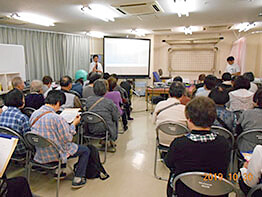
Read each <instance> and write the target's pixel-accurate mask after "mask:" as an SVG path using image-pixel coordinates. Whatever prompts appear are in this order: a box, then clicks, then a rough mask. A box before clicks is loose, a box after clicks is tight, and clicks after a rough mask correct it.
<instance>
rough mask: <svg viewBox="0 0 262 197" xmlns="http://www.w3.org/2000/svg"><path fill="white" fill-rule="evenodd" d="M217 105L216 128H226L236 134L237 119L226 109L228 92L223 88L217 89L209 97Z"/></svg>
mask: <svg viewBox="0 0 262 197" xmlns="http://www.w3.org/2000/svg"><path fill="white" fill-rule="evenodd" d="M208 97H209V98H211V99H212V100H213V101H214V102H215V103H216V111H217V118H216V120H215V122H214V125H215V126H220V127H224V128H225V129H227V130H229V131H231V132H232V133H234V132H235V128H236V124H237V117H236V115H235V114H234V113H233V112H232V111H229V110H227V109H226V107H225V104H226V103H227V102H228V101H229V95H228V92H227V90H224V89H222V88H221V87H216V88H214V89H213V90H211V92H210V93H209V95H208Z"/></svg>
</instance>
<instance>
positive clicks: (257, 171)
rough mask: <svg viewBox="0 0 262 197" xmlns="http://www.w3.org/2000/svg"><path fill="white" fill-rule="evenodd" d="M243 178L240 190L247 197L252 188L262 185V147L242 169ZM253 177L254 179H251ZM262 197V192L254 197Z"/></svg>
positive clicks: (259, 147)
mask: <svg viewBox="0 0 262 197" xmlns="http://www.w3.org/2000/svg"><path fill="white" fill-rule="evenodd" d="M240 172H241V177H240V179H239V186H240V189H241V190H242V191H243V192H244V193H245V195H247V193H248V192H249V191H250V190H251V188H252V187H255V186H256V185H257V184H260V183H261V173H262V146H261V145H257V146H256V147H255V149H254V151H253V154H252V156H251V158H250V160H249V161H246V162H245V163H244V165H243V167H242V168H241V169H240ZM250 177H252V178H250ZM260 196H262V191H261V190H260V191H257V192H255V193H254V194H253V195H252V197H260Z"/></svg>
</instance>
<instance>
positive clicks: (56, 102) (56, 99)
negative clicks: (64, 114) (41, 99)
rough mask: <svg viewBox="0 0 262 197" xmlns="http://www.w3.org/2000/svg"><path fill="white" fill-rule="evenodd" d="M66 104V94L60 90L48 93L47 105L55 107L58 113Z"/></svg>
mask: <svg viewBox="0 0 262 197" xmlns="http://www.w3.org/2000/svg"><path fill="white" fill-rule="evenodd" d="M65 102H66V96H65V93H64V92H62V91H60V90H51V91H49V92H48V94H47V97H46V99H45V104H48V105H52V106H55V108H56V109H55V110H56V111H58V110H59V109H60V106H61V105H64V104H65Z"/></svg>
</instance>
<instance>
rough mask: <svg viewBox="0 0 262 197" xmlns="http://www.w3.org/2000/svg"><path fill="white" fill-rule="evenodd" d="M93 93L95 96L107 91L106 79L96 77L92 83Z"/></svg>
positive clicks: (102, 94)
mask: <svg viewBox="0 0 262 197" xmlns="http://www.w3.org/2000/svg"><path fill="white" fill-rule="evenodd" d="M93 90H94V93H95V95H96V96H104V95H105V94H106V92H107V88H106V80H104V79H98V80H96V81H95V83H94V89H93Z"/></svg>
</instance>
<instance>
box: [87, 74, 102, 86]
mask: <svg viewBox="0 0 262 197" xmlns="http://www.w3.org/2000/svg"><path fill="white" fill-rule="evenodd" d="M100 78H101V75H100V74H99V73H96V72H93V73H91V74H90V76H89V77H88V80H89V84H93V83H94V82H95V81H96V80H98V79H100Z"/></svg>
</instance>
